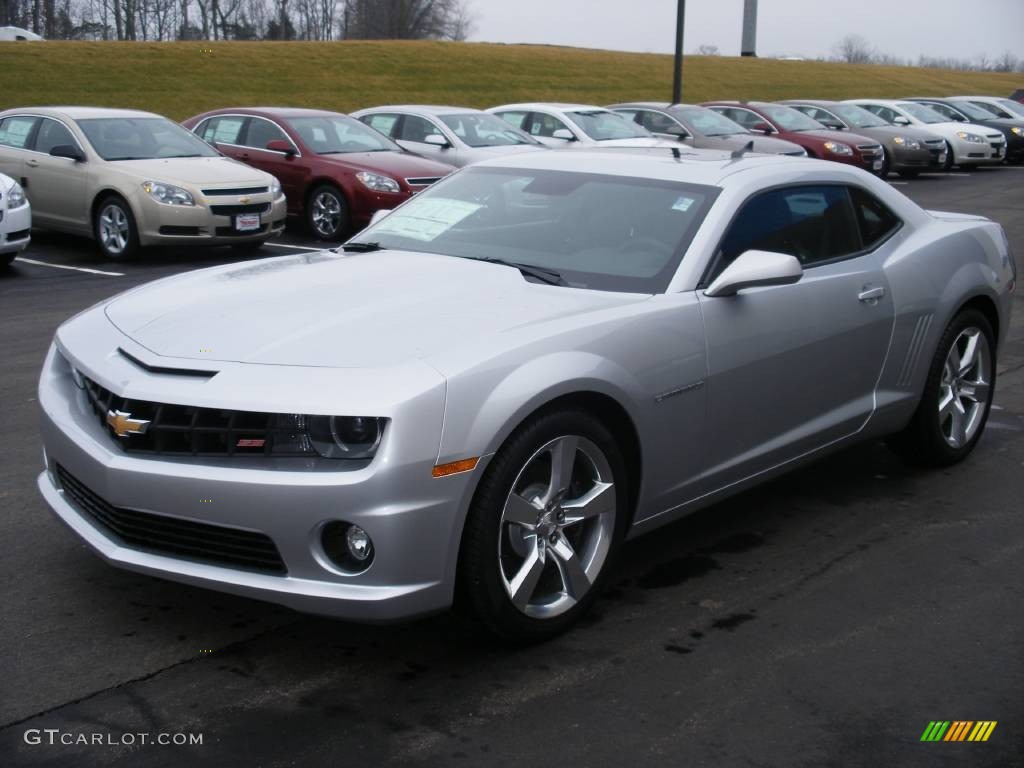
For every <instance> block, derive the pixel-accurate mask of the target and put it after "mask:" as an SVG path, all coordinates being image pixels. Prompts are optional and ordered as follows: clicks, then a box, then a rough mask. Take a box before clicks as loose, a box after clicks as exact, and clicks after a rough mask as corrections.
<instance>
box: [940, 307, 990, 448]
mask: <svg viewBox="0 0 1024 768" xmlns="http://www.w3.org/2000/svg"><path fill="white" fill-rule="evenodd" d="M991 376H992V355H991V352H990V350H989V345H988V338H987V337H986V336H985V334H984V333H982V331H981V329H979V328H976V327H973V326H971V327H968V328H964V329H963V330H962V331H961V332H960V334H959V335H958V336H957V337H956V340H955V341H954V342H953V344H952V346H950V348H949V352H948V353H947V355H946V362H945V364H944V365H943V368H942V376H941V378H940V380H939V405H938V417H939V431H940V432H941V433H942V437H943V439H945V441H946V443H947V444H948V445H950V446H951V447H953V448H960V447H961V446H963V445H966V444H967V443H969V442H970V441H971V440H972V439H973V438H974V435H975V434H976V433H977V431H978V428H979V426H980V425H981V422H982V420H983V419H984V416H985V409H986V408H987V406H988V399H989V393H990V389H991V382H992V379H991Z"/></svg>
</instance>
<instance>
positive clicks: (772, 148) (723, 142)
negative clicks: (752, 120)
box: [698, 133, 804, 155]
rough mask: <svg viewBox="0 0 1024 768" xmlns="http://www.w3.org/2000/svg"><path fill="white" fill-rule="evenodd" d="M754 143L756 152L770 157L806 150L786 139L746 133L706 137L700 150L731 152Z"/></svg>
mask: <svg viewBox="0 0 1024 768" xmlns="http://www.w3.org/2000/svg"><path fill="white" fill-rule="evenodd" d="M750 142H754V152H764V153H765V154H769V155H787V154H797V153H802V152H803V151H804V148H803V147H801V146H800V145H799V144H794V143H793V142H792V141H786V140H785V139H773V138H771V137H770V136H755V135H753V134H746V133H734V134H732V135H730V136H704V137H702V138H701V139H700V143H699V145H698V146H699V148H700V149H721V150H725V151H731V150H734V149H740V148H742V147H745V146H747V144H749V143H750Z"/></svg>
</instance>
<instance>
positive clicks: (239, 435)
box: [82, 376, 319, 457]
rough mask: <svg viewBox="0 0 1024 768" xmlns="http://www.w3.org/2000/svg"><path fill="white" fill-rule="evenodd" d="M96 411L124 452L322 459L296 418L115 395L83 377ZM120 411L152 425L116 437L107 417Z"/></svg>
mask: <svg viewBox="0 0 1024 768" xmlns="http://www.w3.org/2000/svg"><path fill="white" fill-rule="evenodd" d="M82 381H83V384H84V385H85V391H86V394H87V395H88V397H89V402H90V403H91V404H92V409H93V411H94V412H95V413H96V415H97V417H98V418H99V420H100V424H102V425H103V428H104V429H105V430H107V431H108V432H109V434H110V435H111V438H112V439H113V440H116V441H117V444H118V445H120V446H121V448H122V449H124V451H125V452H126V453H142V454H151V455H157V456H270V455H271V453H273V455H274V456H275V457H278V456H285V457H286V456H305V457H309V456H318V455H319V454H317V453H316V451H315V450H314V449H313V447H312V445H309V444H308V443H309V438H308V436H307V435H306V434H305V430H304V425H300V424H299V421H298V420H299V419H301V418H303V417H301V416H298V415H297V414H284V413H259V412H255V411H232V410H224V409H221V408H198V407H196V406H191V405H173V404H171V403H154V402H150V401H147V400H132V399H128V398H124V397H121V396H119V395H115V394H114V393H113V392H111V391H110V390H109V389H106V388H105V387H102V386H100V385H99V384H97V383H96V382H95V381H93V380H92V379H89V378H88V377H86V376H83V377H82ZM111 411H115V412H116V411H120V412H122V413H126V414H131V418H132V419H133V420H135V419H137V420H141V421H148V422H149V424H148V425H147V426H146V428H145V432H144V433H143V434H141V435H133V434H129V435H126V436H124V437H117V436H115V435H114V433H113V431H112V430H111V429H110V427H109V426H108V424H107V414H108V413H110V412H111Z"/></svg>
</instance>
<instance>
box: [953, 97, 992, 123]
mask: <svg viewBox="0 0 1024 768" xmlns="http://www.w3.org/2000/svg"><path fill="white" fill-rule="evenodd" d="M949 104H950V106H952V107H953V109H955V110H956V111H957V112H962V113H963V114H964V115H965V116H966V117H967V119H968V120H991V119H992V115H990V114H989V113H988V112H986V111H985V110H984V109H978V108H977V107H976V106H974V105H973V104H971V103H970V102H967V101H957V100H950V102H949Z"/></svg>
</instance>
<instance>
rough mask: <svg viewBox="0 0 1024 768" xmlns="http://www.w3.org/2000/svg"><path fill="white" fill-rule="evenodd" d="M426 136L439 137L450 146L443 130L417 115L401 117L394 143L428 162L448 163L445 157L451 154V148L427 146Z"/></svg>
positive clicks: (449, 139) (449, 141) (448, 138)
mask: <svg viewBox="0 0 1024 768" xmlns="http://www.w3.org/2000/svg"><path fill="white" fill-rule="evenodd" d="M427 136H440V137H441V138H443V139H444V140H445V141H447V142H448V143H449V145H450V144H451V138H450V137H449V136H448V135H447V134H446V133H445V131H444V129H443V128H441V126H439V125H436V124H435V123H434V122H433V121H431V120H428V119H427V118H425V117H420V116H419V115H409V114H404V115H402V119H401V121H400V122H399V125H398V129H397V137H396V139H395V141H397V142H398V144H399V145H400V146H401V147H402V148H403V149H407V150H409V151H410V152H415V153H416V154H417V155H422V156H423V157H426V158H429V159H430V160H437V161H439V162H450V161H448V160H446V159H445V157H446V155H448V154H449V153H450V152H452V149H451V146H447V147H442V146H439V145H437V144H428V143H427V140H426V139H427Z"/></svg>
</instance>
